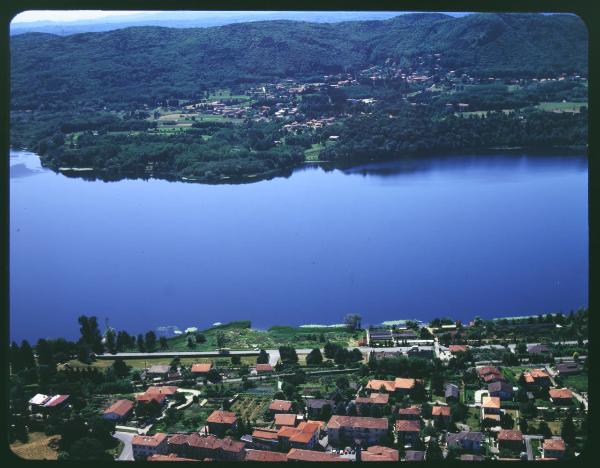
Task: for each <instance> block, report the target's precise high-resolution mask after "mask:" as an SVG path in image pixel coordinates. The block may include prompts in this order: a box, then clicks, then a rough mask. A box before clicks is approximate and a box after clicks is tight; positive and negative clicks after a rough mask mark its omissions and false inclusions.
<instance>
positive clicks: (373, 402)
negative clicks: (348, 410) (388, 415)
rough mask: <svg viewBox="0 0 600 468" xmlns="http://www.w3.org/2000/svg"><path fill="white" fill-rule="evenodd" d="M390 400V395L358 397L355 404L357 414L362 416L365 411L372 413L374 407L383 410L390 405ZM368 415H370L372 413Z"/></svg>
mask: <svg viewBox="0 0 600 468" xmlns="http://www.w3.org/2000/svg"><path fill="white" fill-rule="evenodd" d="M389 400H390V395H389V393H377V392H373V393H371V394H370V395H369V396H368V397H356V399H355V400H354V404H355V405H356V411H357V413H358V414H359V415H360V414H363V413H364V412H365V410H366V411H370V410H371V408H373V407H374V406H377V407H379V408H383V407H384V406H385V405H387V404H388V402H389ZM367 414H370V412H369V413H367Z"/></svg>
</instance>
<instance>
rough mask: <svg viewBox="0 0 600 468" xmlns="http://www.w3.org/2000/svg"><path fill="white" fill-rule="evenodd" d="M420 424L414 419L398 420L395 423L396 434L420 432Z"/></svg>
mask: <svg viewBox="0 0 600 468" xmlns="http://www.w3.org/2000/svg"><path fill="white" fill-rule="evenodd" d="M420 431H421V423H420V422H419V421H417V420H414V419H399V420H398V421H396V432H420Z"/></svg>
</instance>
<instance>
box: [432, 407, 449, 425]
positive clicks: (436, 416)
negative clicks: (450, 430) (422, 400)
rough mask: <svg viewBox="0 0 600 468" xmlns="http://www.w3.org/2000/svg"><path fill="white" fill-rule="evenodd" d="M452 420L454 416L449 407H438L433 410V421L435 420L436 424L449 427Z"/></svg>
mask: <svg viewBox="0 0 600 468" xmlns="http://www.w3.org/2000/svg"><path fill="white" fill-rule="evenodd" d="M451 418H452V415H451V411H450V407H449V406H439V405H436V406H434V407H432V408H431V419H433V421H434V422H435V423H436V424H442V425H444V426H447V425H448V424H450V420H451Z"/></svg>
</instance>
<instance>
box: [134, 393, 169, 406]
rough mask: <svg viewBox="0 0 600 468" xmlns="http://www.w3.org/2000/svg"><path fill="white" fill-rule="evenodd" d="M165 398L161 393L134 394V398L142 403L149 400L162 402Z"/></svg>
mask: <svg viewBox="0 0 600 468" xmlns="http://www.w3.org/2000/svg"><path fill="white" fill-rule="evenodd" d="M165 398H167V396H166V395H164V394H162V393H142V394H140V395H136V397H135V399H136V400H137V401H140V402H142V403H148V402H150V400H155V401H156V402H157V403H158V404H162V403H163V401H165Z"/></svg>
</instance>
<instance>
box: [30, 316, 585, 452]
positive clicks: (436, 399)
mask: <svg viewBox="0 0 600 468" xmlns="http://www.w3.org/2000/svg"><path fill="white" fill-rule="evenodd" d="M477 320H480V319H476V320H475V321H474V322H471V323H469V324H464V325H463V324H461V323H460V322H454V321H451V320H441V321H440V320H436V321H432V322H431V323H429V324H424V323H420V322H417V321H407V322H405V321H399V322H390V323H388V324H381V325H378V326H370V327H368V328H367V329H366V330H362V331H361V330H360V329H359V328H357V332H356V333H357V335H358V336H362V337H361V338H359V340H358V342H357V343H356V346H349V347H348V348H345V347H343V346H341V345H335V344H333V343H331V342H329V341H328V342H327V343H326V344H325V346H324V347H316V348H313V349H304V348H298V349H296V348H294V347H291V346H280V347H279V348H278V349H269V350H260V351H256V350H235V349H230V348H221V349H218V350H214V351H212V352H210V351H204V352H200V351H188V352H176V351H173V352H168V351H163V352H155V353H114V354H110V353H105V354H103V355H98V356H97V361H96V362H98V363H101V365H102V366H103V367H102V368H103V369H105V371H106V369H108V368H107V367H106V366H105V365H106V364H110V365H111V367H110V369H112V368H113V367H114V368H117V367H118V366H120V365H122V364H123V362H126V363H127V364H131V363H133V362H137V363H138V364H134V365H133V366H130V367H126V368H125V369H126V370H125V372H124V375H126V379H130V380H131V382H132V383H133V385H134V388H135V391H134V392H133V393H131V394H125V395H120V396H119V395H113V396H112V397H111V396H110V395H104V396H102V397H101V398H98V397H93V398H94V405H93V407H94V408H95V411H96V412H97V414H98V415H101V417H102V418H104V419H105V420H107V421H110V422H111V423H113V424H114V433H113V437H114V438H116V439H118V441H119V445H118V447H117V450H116V451H115V455H114V456H115V459H117V460H150V461H163V460H167V461H188V460H204V461H206V460H237V461H242V460H246V461H346V462H348V461H357V462H358V461H423V460H429V461H432V460H442V459H447V460H450V459H460V460H467V461H477V460H494V459H495V460H529V461H538V460H540V461H541V460H552V459H564V458H571V457H573V456H576V455H577V454H578V453H579V452H580V451H581V450H582V447H583V446H584V442H585V431H586V430H585V425H586V424H587V405H588V400H587V371H588V368H587V365H588V364H587V359H588V358H587V356H586V349H587V344H588V343H587V340H582V339H578V340H575V341H572V340H567V339H559V340H558V341H552V342H550V341H548V340H544V342H525V341H524V340H523V339H514V340H513V339H511V338H512V336H514V335H511V333H512V334H514V333H516V334H519V335H521V337H523V336H527V334H528V333H529V334H531V333H534V332H532V330H537V331H538V332H539V331H540V330H544V329H545V330H546V331H547V333H548V334H549V335H550V334H552V333H553V332H554V331H556V330H558V333H559V335H557V336H560V332H561V331H560V330H561V329H562V328H564V327H567V326H568V324H569V323H571V324H572V322H570V321H571V320H576V319H574V318H569V317H562V316H555V317H554V318H553V317H552V316H550V315H548V316H544V317H542V316H540V318H535V317H529V318H518V319H512V320H507V319H502V320H499V321H497V324H493V323H492V325H490V326H492V327H496V328H495V330H496V331H495V334H496V335H497V334H498V330H503V327H505V328H504V330H505V333H504V334H505V336H506V338H505V339H497V338H495V339H492V338H489V336H488V337H486V336H483V337H482V336H478V337H477V338H475V339H472V338H471V339H469V338H468V337H469V336H471V337H472V336H473V330H474V329H477V328H481V323H478V322H477ZM356 326H357V327H359V326H360V324H356ZM506 327H511V328H510V333H509V332H506V330H509V329H508V328H506ZM483 334H484V335H485V334H486V333H485V332H484V333H483ZM534 334H535V333H534ZM488 335H489V334H488ZM234 347H235V346H234ZM573 350H576V351H573ZM161 358H162V362H165V364H148V361H150V362H158V360H160V359H161ZM117 363H119V364H117ZM59 368H60V369H61V370H62V372H74V371H75V369H69V366H67V367H65V366H59ZM88 370H89V369H88ZM80 372H81V370H80ZM88 406H89V405H88ZM29 411H30V414H31V416H30V417H31V418H33V419H37V420H39V421H45V420H47V419H48V418H59V419H60V418H62V417H68V415H69V414H70V413H72V412H73V411H74V409H73V405H72V404H71V401H70V396H69V395H65V394H56V395H46V394H36V395H34V396H33V397H32V398H31V399H30V400H29Z"/></svg>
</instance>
